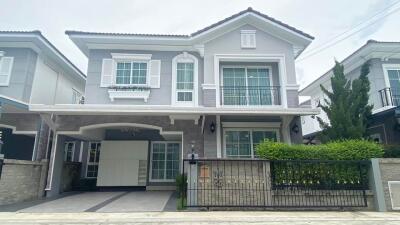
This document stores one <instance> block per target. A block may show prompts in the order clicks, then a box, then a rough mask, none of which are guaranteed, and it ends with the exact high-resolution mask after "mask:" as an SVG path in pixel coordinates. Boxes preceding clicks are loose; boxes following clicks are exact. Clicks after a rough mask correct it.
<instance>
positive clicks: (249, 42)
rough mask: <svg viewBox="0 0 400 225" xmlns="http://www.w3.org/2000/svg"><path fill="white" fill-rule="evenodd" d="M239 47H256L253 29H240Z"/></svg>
mask: <svg viewBox="0 0 400 225" xmlns="http://www.w3.org/2000/svg"><path fill="white" fill-rule="evenodd" d="M240 38H241V47H242V48H256V31H255V30H241V31H240Z"/></svg>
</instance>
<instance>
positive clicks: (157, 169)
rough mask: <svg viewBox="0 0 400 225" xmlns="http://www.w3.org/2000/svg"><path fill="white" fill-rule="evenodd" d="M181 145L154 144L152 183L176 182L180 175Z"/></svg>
mask: <svg viewBox="0 0 400 225" xmlns="http://www.w3.org/2000/svg"><path fill="white" fill-rule="evenodd" d="M179 152H180V143H177V142H153V143H152V147H151V179H150V180H151V181H161V182H162V181H174V180H175V178H176V176H177V175H178V173H179Z"/></svg>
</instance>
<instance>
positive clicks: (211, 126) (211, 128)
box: [210, 122, 215, 133]
mask: <svg viewBox="0 0 400 225" xmlns="http://www.w3.org/2000/svg"><path fill="white" fill-rule="evenodd" d="M210 131H211V133H214V132H215V123H214V122H211V124H210Z"/></svg>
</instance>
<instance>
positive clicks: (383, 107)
mask: <svg viewBox="0 0 400 225" xmlns="http://www.w3.org/2000/svg"><path fill="white" fill-rule="evenodd" d="M367 61H368V62H369V63H370V74H369V75H368V79H369V81H370V83H371V89H370V92H369V95H370V99H369V103H370V104H372V105H373V106H374V108H373V110H372V113H373V115H372V118H371V120H370V126H369V127H368V132H369V134H370V137H371V138H372V139H373V140H375V141H377V142H380V143H384V144H400V139H399V137H400V113H399V106H400V42H378V41H374V40H370V41H368V42H367V43H366V44H365V45H363V46H362V47H361V48H359V49H358V50H357V51H355V52H354V53H353V54H351V55H350V56H348V57H347V58H346V59H344V60H343V61H342V62H341V63H342V64H343V65H344V69H345V75H346V78H347V79H349V80H354V79H356V78H358V77H359V76H360V68H361V66H362V64H363V63H365V62H367ZM332 75H333V73H332V70H330V71H328V72H327V73H325V74H324V75H322V76H321V77H320V78H318V79H317V80H315V81H314V82H312V83H311V84H310V85H308V86H307V87H305V88H304V89H302V90H301V91H300V92H299V93H300V96H308V97H310V100H308V101H306V102H304V103H302V104H303V105H311V106H312V108H318V104H323V98H324V97H323V93H322V91H321V88H320V85H323V86H324V87H326V88H328V90H331V84H330V78H331V77H332ZM318 116H319V117H321V118H322V119H323V120H324V121H327V122H328V121H329V120H328V118H327V116H326V114H325V113H323V112H322V113H321V114H320V115H318ZM302 128H303V135H304V139H305V140H304V141H305V142H306V143H314V142H315V136H316V134H317V133H318V132H319V131H321V128H320V127H319V123H318V121H317V119H316V117H315V116H303V117H302Z"/></svg>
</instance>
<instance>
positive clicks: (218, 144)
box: [215, 115, 222, 158]
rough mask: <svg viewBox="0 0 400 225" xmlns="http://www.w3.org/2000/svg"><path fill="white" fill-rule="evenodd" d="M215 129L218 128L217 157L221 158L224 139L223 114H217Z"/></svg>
mask: <svg viewBox="0 0 400 225" xmlns="http://www.w3.org/2000/svg"><path fill="white" fill-rule="evenodd" d="M215 129H216V135H217V158H221V157H222V146H221V145H222V141H221V134H222V132H221V129H222V126H221V116H220V115H216V119H215Z"/></svg>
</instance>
